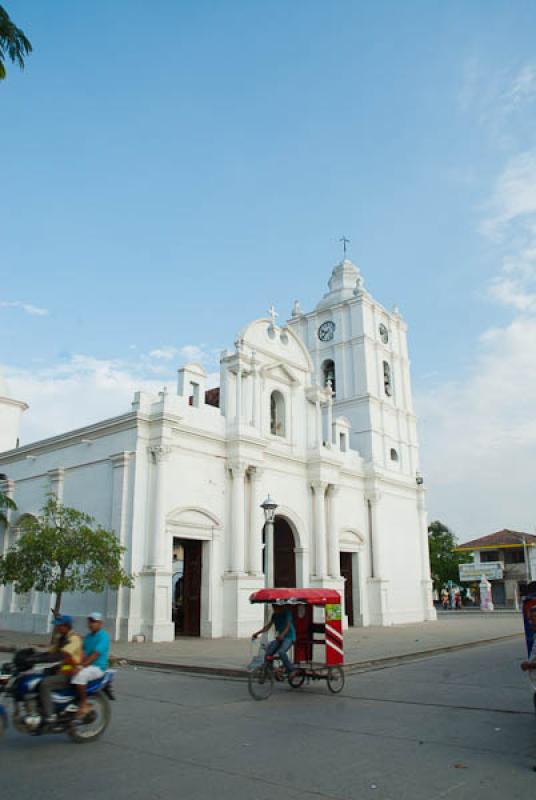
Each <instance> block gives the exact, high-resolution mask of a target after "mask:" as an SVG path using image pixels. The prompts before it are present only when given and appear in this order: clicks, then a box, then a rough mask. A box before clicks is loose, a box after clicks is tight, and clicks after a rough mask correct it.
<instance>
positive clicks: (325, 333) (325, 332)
mask: <svg viewBox="0 0 536 800" xmlns="http://www.w3.org/2000/svg"><path fill="white" fill-rule="evenodd" d="M334 334H335V323H334V322H332V321H331V320H330V319H329V320H328V321H327V322H323V323H322V325H321V326H320V327H319V329H318V338H319V339H320V341H321V342H331V340H332V339H333V336H334Z"/></svg>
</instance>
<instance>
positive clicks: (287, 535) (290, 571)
mask: <svg viewBox="0 0 536 800" xmlns="http://www.w3.org/2000/svg"><path fill="white" fill-rule="evenodd" d="M295 547H296V543H295V541H294V533H293V532H292V528H291V527H290V525H289V524H288V522H287V520H286V519H285V518H284V517H276V518H275V526H274V586H287V587H291V588H292V587H294V586H296V553H295Z"/></svg>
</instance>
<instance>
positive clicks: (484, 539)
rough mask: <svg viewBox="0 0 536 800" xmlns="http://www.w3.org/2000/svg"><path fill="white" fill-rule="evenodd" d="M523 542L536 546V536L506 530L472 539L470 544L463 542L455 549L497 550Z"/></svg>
mask: <svg viewBox="0 0 536 800" xmlns="http://www.w3.org/2000/svg"><path fill="white" fill-rule="evenodd" d="M523 541H526V542H527V544H531V545H536V536H533V535H532V534H531V533H522V532H520V531H509V530H508V529H507V528H505V529H504V530H502V531H497V532H496V533H489V534H488V535H487V536H481V537H480V539H471V540H470V541H469V542H463V544H459V545H458V546H457V547H455V548H454V549H455V550H485V549H487V548H490V549H492V548H493V549H495V548H497V549H498V548H500V547H515V546H519V545H521V546H522V545H523Z"/></svg>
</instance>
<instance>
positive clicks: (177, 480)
mask: <svg viewBox="0 0 536 800" xmlns="http://www.w3.org/2000/svg"><path fill="white" fill-rule="evenodd" d="M5 394H7V392H6V391H5V390H4V395H5ZM24 408H25V406H24V403H22V402H18V401H15V400H12V399H11V398H8V397H5V396H4V397H0V427H1V428H2V429H3V430H4V434H3V437H4V438H3V439H2V442H3V447H4V448H5V447H6V446H7V447H11V448H12V449H7V450H4V452H2V453H0V473H2V474H3V476H4V483H3V489H4V491H6V492H7V493H8V494H9V495H10V496H12V497H13V499H14V500H15V501H16V503H17V507H18V510H17V511H16V512H9V514H8V518H7V519H6V520H4V521H3V522H0V551H5V550H6V549H7V548H8V547H9V545H10V544H11V543H12V542H14V541H15V540H16V536H17V531H18V528H19V526H20V522H21V519H22V518H23V517H24V516H25V515H28V514H36V513H37V512H38V510H39V509H40V508H41V506H42V505H43V501H44V499H45V495H46V493H47V492H50V491H53V492H55V493H56V494H57V495H58V497H59V498H60V499H61V500H62V501H63V502H64V503H65V504H66V505H71V506H74V507H76V508H79V509H81V510H84V511H86V512H88V513H90V514H92V515H93V516H94V517H95V518H96V519H97V520H98V521H99V522H100V523H101V524H102V525H103V526H106V527H110V528H113V529H114V531H115V532H116V535H117V536H118V538H119V540H120V542H121V543H122V544H123V545H124V546H125V547H126V553H125V568H126V569H127V570H128V571H129V572H130V573H132V574H133V576H134V578H135V585H134V588H133V589H130V590H129V589H121V590H119V592H111V591H110V592H107V593H104V594H103V595H98V596H92V595H87V594H85V595H84V594H80V595H67V596H66V598H65V601H64V610H65V611H66V612H68V613H71V614H73V615H74V616H75V617H79V618H80V621H82V619H83V618H84V617H85V615H86V614H87V612H88V611H89V610H90V609H91V610H93V609H98V610H101V611H102V612H103V614H104V615H105V618H106V625H107V628H108V630H109V631H110V633H111V634H112V636H113V637H115V638H116V639H126V640H131V639H132V638H133V637H135V636H139V635H143V636H144V637H145V638H146V640H148V641H169V640H172V639H173V638H174V637H175V636H176V634H177V633H185V634H189V635H201V636H205V637H220V636H231V637H245V636H249V635H250V634H251V632H252V631H253V630H255V629H256V628H257V627H259V624H260V622H261V620H260V614H261V613H262V611H261V609H260V607H259V606H252V605H250V603H249V600H248V598H249V595H250V594H251V593H252V592H253V591H255V590H256V589H259V588H261V587H262V586H263V585H264V569H265V566H266V565H265V563H264V513H263V510H262V508H261V503H262V502H263V500H264V499H265V497H266V496H267V495H268V494H270V495H271V497H272V498H273V499H274V501H275V502H276V503H277V509H276V517H275V529H274V544H273V558H274V565H273V569H274V583H275V585H277V586H311V587H332V588H335V589H338V590H339V591H340V592H341V594H342V596H343V598H344V613H345V621H346V624H348V625H354V626H360V625H391V624H396V623H403V622H414V621H421V620H429V619H434V618H435V612H434V609H433V604H432V594H431V582H430V570H429V561H428V542H427V521H426V511H425V496H424V488H423V486H422V479H421V478H420V476H419V472H418V469H419V462H418V456H419V453H418V442H417V435H416V420H415V416H414V413H413V407H412V398H411V382H410V371H409V360H408V350H407V326H406V324H405V322H404V321H403V320H402V318H401V316H400V314H399V313H398V311H397V310H396V309H394V310H393V311H392V312H388V311H386V309H384V308H383V307H382V306H381V305H380V304H379V303H377V302H376V301H375V300H374V299H373V298H372V297H371V295H370V294H369V293H368V292H367V291H366V290H365V288H364V285H363V280H362V278H361V275H360V273H359V270H358V269H357V267H355V266H354V265H353V264H352V263H351V262H350V261H349V260H347V259H344V260H343V261H342V262H341V263H340V264H338V265H337V266H336V267H335V268H334V269H333V271H332V275H331V278H330V281H329V291H328V293H327V294H326V295H324V297H323V298H322V300H321V301H320V302H319V303H318V305H317V306H316V308H315V309H314V310H313V311H311V312H307V313H305V312H303V311H302V310H301V308H300V306H299V304H298V303H295V304H294V308H293V311H292V317H291V318H290V319H289V320H288V322H287V323H282V324H278V323H277V321H276V315H275V313H274V312H273V310H272V312H271V315H270V316H269V317H266V318H261V319H257V320H255V321H253V322H252V323H250V324H249V325H247V326H246V327H245V328H244V329H243V330H242V331H241V332H240V333H239V334H238V337H237V339H236V342H235V345H234V348H233V350H232V351H224V352H223V353H222V355H221V359H220V386H219V387H218V388H216V389H211V388H207V386H206V374H205V371H204V369H203V368H202V367H201V366H199V365H198V364H187V365H186V366H184V367H182V368H181V369H179V370H178V385H177V390H176V392H173V393H172V392H168V391H166V390H164V391H162V392H160V393H159V395H158V396H150V395H147V394H144V393H143V392H138V393H136V395H135V397H134V401H133V403H132V408H131V410H130V411H128V412H127V413H125V414H123V415H121V416H117V417H113V418H111V419H106V420H104V421H101V422H98V423H96V424H94V425H89V426H86V427H84V428H82V429H78V430H74V431H70V432H68V433H64V434H60V435H58V436H54V437H52V438H49V439H46V440H43V441H38V442H34V443H32V444H28V445H25V446H23V447H15V440H16V426H17V424H18V417H19V416H20V413H22V411H23V410H24ZM6 443H7V445H6ZM51 600H52V598H51V597H47V596H44V595H42V594H39V593H35V592H31V593H28V594H26V595H17V594H15V593H14V592H13V590H12V588H11V587H3V588H2V587H0V628H4V629H5V628H7V629H14V630H28V631H33V632H43V631H46V630H48V629H49V626H50V612H49V609H50V606H51Z"/></svg>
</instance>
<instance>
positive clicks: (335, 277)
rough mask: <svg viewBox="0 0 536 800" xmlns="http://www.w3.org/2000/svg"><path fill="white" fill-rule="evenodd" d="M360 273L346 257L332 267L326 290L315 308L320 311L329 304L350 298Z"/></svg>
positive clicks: (358, 280)
mask: <svg viewBox="0 0 536 800" xmlns="http://www.w3.org/2000/svg"><path fill="white" fill-rule="evenodd" d="M360 279H361V273H360V272H359V269H358V268H357V267H356V265H355V264H353V263H352V262H351V261H350V260H349V259H348V258H345V259H344V260H343V261H341V262H340V263H339V264H336V265H335V266H334V267H333V271H332V273H331V278H330V279H329V282H328V286H329V292H327V293H326V294H325V295H324V297H323V298H322V300H321V301H320V302H319V303H318V305H317V307H316V310H317V311H322V310H323V309H325V308H329V307H330V306H334V305H337V303H343V302H344V301H345V300H351V299H352V298H353V297H354V295H355V291H356V288H357V286H358V284H359V282H360Z"/></svg>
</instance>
